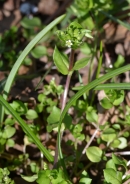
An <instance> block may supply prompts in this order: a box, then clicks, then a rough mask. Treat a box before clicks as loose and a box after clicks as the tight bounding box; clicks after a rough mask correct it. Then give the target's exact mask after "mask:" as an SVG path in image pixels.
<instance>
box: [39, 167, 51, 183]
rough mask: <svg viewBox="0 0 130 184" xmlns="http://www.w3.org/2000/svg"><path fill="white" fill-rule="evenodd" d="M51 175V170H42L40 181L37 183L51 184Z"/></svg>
mask: <svg viewBox="0 0 130 184" xmlns="http://www.w3.org/2000/svg"><path fill="white" fill-rule="evenodd" d="M50 173H51V170H44V171H43V170H41V171H39V173H38V179H37V180H36V182H37V183H38V184H43V183H45V184H50V178H49V177H50Z"/></svg>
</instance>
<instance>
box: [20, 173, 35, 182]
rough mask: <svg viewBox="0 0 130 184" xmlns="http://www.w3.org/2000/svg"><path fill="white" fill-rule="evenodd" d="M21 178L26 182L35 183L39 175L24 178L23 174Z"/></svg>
mask: <svg viewBox="0 0 130 184" xmlns="http://www.w3.org/2000/svg"><path fill="white" fill-rule="evenodd" d="M21 177H22V178H23V179H24V180H25V181H28V182H33V181H35V180H36V179H37V178H38V175H37V174H34V175H33V176H24V175H22V174H21Z"/></svg>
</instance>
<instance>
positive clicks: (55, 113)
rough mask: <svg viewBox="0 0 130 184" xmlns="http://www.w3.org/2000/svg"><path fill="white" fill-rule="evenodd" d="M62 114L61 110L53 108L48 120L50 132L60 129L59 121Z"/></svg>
mask: <svg viewBox="0 0 130 184" xmlns="http://www.w3.org/2000/svg"><path fill="white" fill-rule="evenodd" d="M60 114H61V111H60V109H59V108H57V107H56V106H54V107H53V108H52V111H51V114H50V115H49V117H48V118H47V122H48V125H47V131H48V132H51V131H52V130H53V128H56V127H58V124H59V120H60Z"/></svg>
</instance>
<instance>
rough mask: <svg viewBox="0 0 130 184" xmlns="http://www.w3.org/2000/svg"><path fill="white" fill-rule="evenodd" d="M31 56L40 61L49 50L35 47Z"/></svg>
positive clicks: (39, 46)
mask: <svg viewBox="0 0 130 184" xmlns="http://www.w3.org/2000/svg"><path fill="white" fill-rule="evenodd" d="M31 54H32V56H33V57H34V58H36V59H38V58H41V57H42V56H44V55H46V54H47V50H46V47H44V46H41V45H38V46H37V47H35V48H34V49H33V50H32V51H31Z"/></svg>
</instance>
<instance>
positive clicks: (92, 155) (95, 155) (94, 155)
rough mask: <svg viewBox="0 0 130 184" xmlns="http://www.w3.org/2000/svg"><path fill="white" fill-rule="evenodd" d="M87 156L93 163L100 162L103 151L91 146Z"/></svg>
mask: <svg viewBox="0 0 130 184" xmlns="http://www.w3.org/2000/svg"><path fill="white" fill-rule="evenodd" d="M86 154H87V157H88V159H89V160H90V161H91V162H100V160H101V156H102V150H101V149H100V148H98V147H96V146H91V147H89V148H88V149H87V151H86Z"/></svg>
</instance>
